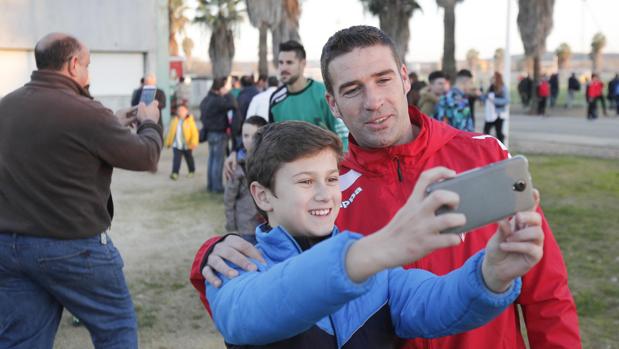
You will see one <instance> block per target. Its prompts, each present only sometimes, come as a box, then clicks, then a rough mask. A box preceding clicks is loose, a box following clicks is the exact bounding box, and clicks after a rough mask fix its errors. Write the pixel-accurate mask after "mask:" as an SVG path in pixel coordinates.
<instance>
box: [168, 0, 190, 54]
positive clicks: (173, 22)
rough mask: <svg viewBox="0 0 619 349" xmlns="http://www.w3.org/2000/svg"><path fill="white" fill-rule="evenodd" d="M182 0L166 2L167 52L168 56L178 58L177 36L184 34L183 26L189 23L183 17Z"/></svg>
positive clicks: (183, 2) (183, 5) (183, 6)
mask: <svg viewBox="0 0 619 349" xmlns="http://www.w3.org/2000/svg"><path fill="white" fill-rule="evenodd" d="M188 9H189V7H187V6H185V1H184V0H168V32H169V38H168V40H169V51H170V56H178V42H177V41H176V35H177V34H185V25H187V23H189V18H187V16H185V10H188Z"/></svg>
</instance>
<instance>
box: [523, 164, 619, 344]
mask: <svg viewBox="0 0 619 349" xmlns="http://www.w3.org/2000/svg"><path fill="white" fill-rule="evenodd" d="M529 161H530V166H531V172H532V175H533V182H534V183H535V186H536V187H538V188H539V189H540V191H541V194H542V207H543V209H544V212H545V214H546V216H547V218H548V221H549V222H550V224H551V227H552V229H553V231H554V234H555V236H556V238H557V240H558V242H559V245H560V246H561V250H562V251H563V256H564V258H565V260H566V263H567V268H568V272H569V276H570V288H571V289H572V293H573V294H574V298H575V299H576V305H577V307H578V313H579V316H580V330H581V335H582V338H583V345H584V347H585V348H596V349H597V348H619V331H618V329H619V161H617V160H616V159H615V160H601V159H593V158H583V157H573V156H534V155H531V156H529Z"/></svg>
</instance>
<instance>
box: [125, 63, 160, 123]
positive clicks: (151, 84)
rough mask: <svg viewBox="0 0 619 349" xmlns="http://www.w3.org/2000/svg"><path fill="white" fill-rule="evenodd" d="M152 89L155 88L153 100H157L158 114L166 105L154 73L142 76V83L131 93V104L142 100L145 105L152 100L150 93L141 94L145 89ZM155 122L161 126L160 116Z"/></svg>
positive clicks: (133, 105)
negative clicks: (146, 94)
mask: <svg viewBox="0 0 619 349" xmlns="http://www.w3.org/2000/svg"><path fill="white" fill-rule="evenodd" d="M152 89H154V90H155V91H154V92H155V93H154V100H156V101H157V103H158V105H157V108H159V114H161V111H162V110H163V108H165V106H166V95H165V92H163V90H162V89H160V88H158V87H157V77H156V76H155V74H152V73H149V74H146V76H145V77H144V84H143V85H142V86H140V88H138V89H137V90H136V91H135V93H134V94H133V96H132V99H131V106H132V107H135V106H136V105H138V104H139V103H140V102H144V104H147V105H148V104H150V102H152V101H153V97H152V95H151V94H150V93H149V94H148V96H143V94H144V92H145V90H152ZM157 123H158V124H159V126H161V127H163V120H161V118H159V121H157Z"/></svg>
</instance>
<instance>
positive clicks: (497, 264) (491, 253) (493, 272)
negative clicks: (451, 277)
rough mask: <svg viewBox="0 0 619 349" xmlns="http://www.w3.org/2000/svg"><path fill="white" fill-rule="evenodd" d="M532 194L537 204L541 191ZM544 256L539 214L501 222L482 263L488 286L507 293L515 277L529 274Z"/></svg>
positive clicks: (534, 213) (518, 216)
mask: <svg viewBox="0 0 619 349" xmlns="http://www.w3.org/2000/svg"><path fill="white" fill-rule="evenodd" d="M533 194H534V196H535V201H536V203H538V202H539V192H538V191H537V190H534V192H533ZM536 206H537V205H536ZM543 255H544V231H543V230H542V217H541V216H540V214H539V213H537V212H535V211H527V212H519V213H517V214H516V216H514V218H513V219H512V220H511V221H507V220H502V221H500V222H499V229H498V231H497V232H496V233H495V234H494V236H492V238H491V239H490V240H489V241H488V244H487V245H486V255H485V257H484V261H483V264H482V274H483V277H484V281H485V282H486V286H488V288H489V289H490V290H492V291H494V292H497V293H501V292H505V291H506V290H507V289H508V288H509V286H510V285H511V283H512V281H513V280H514V279H515V278H517V277H519V276H522V275H524V274H526V273H527V272H528V271H529V270H530V269H531V268H532V267H533V266H534V265H535V264H537V263H538V262H539V261H540V260H541V259H542V256H543Z"/></svg>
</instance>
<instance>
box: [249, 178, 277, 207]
mask: <svg viewBox="0 0 619 349" xmlns="http://www.w3.org/2000/svg"><path fill="white" fill-rule="evenodd" d="M249 192H250V193H251V196H252V197H253V198H254V202H255V203H256V206H258V208H259V209H261V210H262V211H264V212H271V211H273V205H272V204H271V197H272V195H273V194H271V190H269V189H268V188H265V187H264V186H263V185H262V184H260V183H258V182H256V181H253V182H251V184H250V185H249Z"/></svg>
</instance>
